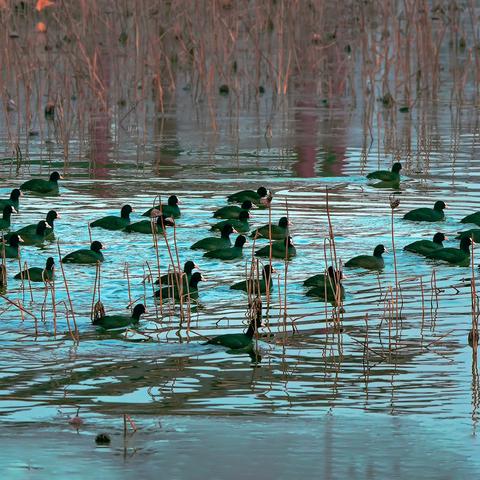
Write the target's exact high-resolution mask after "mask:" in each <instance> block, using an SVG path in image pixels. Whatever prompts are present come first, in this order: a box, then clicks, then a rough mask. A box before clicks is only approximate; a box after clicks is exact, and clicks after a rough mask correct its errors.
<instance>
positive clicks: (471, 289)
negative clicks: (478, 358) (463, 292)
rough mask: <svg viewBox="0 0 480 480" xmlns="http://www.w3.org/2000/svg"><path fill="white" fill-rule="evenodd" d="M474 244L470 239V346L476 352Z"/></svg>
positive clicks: (476, 313) (476, 314) (476, 311)
mask: <svg viewBox="0 0 480 480" xmlns="http://www.w3.org/2000/svg"><path fill="white" fill-rule="evenodd" d="M474 246H475V244H474V243H473V241H472V245H471V254H470V258H471V262H470V265H471V271H472V280H471V282H470V292H471V302H472V303H471V308H472V312H471V313H472V330H471V336H472V348H473V350H474V351H475V352H476V351H477V347H478V298H477V288H476V282H475V258H474Z"/></svg>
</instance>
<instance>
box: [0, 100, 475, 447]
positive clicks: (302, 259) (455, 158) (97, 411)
mask: <svg viewBox="0 0 480 480" xmlns="http://www.w3.org/2000/svg"><path fill="white" fill-rule="evenodd" d="M179 102H180V104H181V99H180V100H179ZM439 110H440V111H441V112H443V113H442V115H440V114H437V116H433V114H432V115H431V116H427V117H426V118H421V119H419V118H417V117H416V116H415V114H414V113H412V114H403V115H404V116H403V117H400V118H398V119H397V120H396V122H397V123H396V129H395V131H392V130H390V129H388V128H387V129H385V130H382V139H383V142H382V144H380V145H378V144H377V143H376V142H374V143H373V144H371V145H370V139H369V138H368V139H365V138H364V136H363V134H362V133H361V131H360V130H359V129H358V128H357V127H358V125H359V124H361V120H360V119H359V118H358V117H357V116H356V115H357V114H352V115H347V114H345V113H344V110H343V109H342V108H338V109H335V108H330V109H326V108H324V107H321V106H320V107H316V106H312V107H309V108H307V107H302V108H297V110H296V111H295V110H294V111H295V113H294V114H293V115H292V116H287V119H289V120H287V121H285V119H284V118H280V117H279V118H278V119H276V120H274V121H273V122H272V123H271V125H272V131H273V137H272V139H271V144H269V142H268V141H267V140H268V138H266V137H265V136H264V133H265V130H264V128H265V125H266V124H267V123H268V119H267V118H268V117H267V116H266V115H265V113H264V112H263V113H261V114H260V117H258V118H257V117H255V118H254V117H248V116H246V117H245V118H242V122H241V125H242V129H241V132H240V134H241V135H240V140H238V142H237V139H235V138H232V137H231V135H230V130H229V127H230V125H229V120H228V118H226V119H225V124H224V125H223V128H222V129H221V130H220V132H219V133H218V135H217V136H216V137H214V136H213V135H211V134H210V133H209V129H208V128H207V127H206V126H205V125H202V123H201V122H200V123H197V122H195V120H192V119H191V118H188V117H187V114H186V113H185V110H184V109H183V110H182V108H180V107H179V108H178V110H177V111H173V112H171V113H170V114H169V115H168V116H167V120H166V124H167V127H168V128H165V129H164V130H163V131H162V134H161V137H159V134H158V130H156V128H153V129H152V131H151V132H147V134H148V142H147V143H146V146H145V147H144V148H141V151H139V149H138V148H137V147H136V145H135V144H134V142H133V141H132V138H129V137H128V135H126V136H125V137H124V138H119V139H118V144H111V145H109V146H108V148H107V147H106V152H107V153H106V154H105V155H102V156H96V157H95V156H93V157H92V156H90V158H89V159H88V161H85V159H84V158H83V157H79V155H78V152H79V150H78V148H77V149H76V150H75V153H74V154H72V158H71V159H70V162H69V164H68V165H65V168H64V165H63V159H62V157H61V152H60V149H59V148H58V147H57V146H56V145H55V144H53V145H52V144H50V145H49V146H48V148H47V150H46V147H45V145H44V143H43V141H42V140H41V139H40V138H38V139H35V138H34V139H33V140H31V143H30V157H29V160H27V161H24V163H23V164H22V165H21V167H20V168H19V169H16V166H15V164H14V163H13V162H12V161H10V160H8V159H4V160H2V162H1V164H0V176H1V177H3V178H4V181H2V184H1V189H0V193H1V196H2V197H4V196H6V195H7V194H8V193H9V191H10V190H11V189H12V188H13V187H16V186H18V185H19V183H21V182H22V181H23V180H24V179H26V178H29V177H30V176H31V175H43V176H45V175H47V174H48V172H50V171H51V170H52V169H54V168H58V169H61V170H64V174H65V177H66V179H65V180H64V181H62V182H61V195H60V197H52V198H48V199H43V198H38V197H34V196H26V197H24V198H23V199H22V200H23V201H22V203H21V213H20V214H19V215H18V216H15V217H14V221H13V226H14V227H15V228H16V227H20V226H22V225H25V224H28V223H36V222H37V221H38V220H39V219H41V218H42V217H43V216H44V215H45V213H46V211H47V210H48V209H50V208H55V209H56V210H58V211H59V212H60V213H61V215H62V218H61V219H60V220H58V221H57V222H56V224H55V232H56V236H57V238H58V239H59V241H60V248H61V250H62V253H65V252H67V251H71V250H74V249H76V248H80V247H82V246H85V245H87V244H88V243H89V231H88V227H87V224H88V222H89V221H93V220H94V219H96V218H99V217H101V216H104V215H107V214H115V213H116V212H118V210H119V208H120V207H121V205H123V204H124V203H126V202H128V203H131V204H132V205H133V206H134V208H135V210H136V212H135V213H134V214H133V216H132V220H133V221H134V220H137V219H140V214H141V213H142V212H143V211H144V210H145V209H147V208H149V207H150V206H151V205H152V201H153V198H154V197H155V196H156V195H161V196H162V198H163V199H165V200H166V198H167V197H168V195H170V194H173V193H175V194H177V195H178V196H179V197H180V199H181V201H182V205H181V210H182V216H181V219H179V220H178V222H177V227H176V241H177V246H178V251H179V255H180V261H181V263H182V264H183V262H184V261H185V260H187V259H192V260H194V261H195V262H196V263H198V264H199V265H200V267H201V269H202V271H203V272H204V274H205V276H206V277H207V281H206V282H205V283H202V284H200V300H199V305H198V308H195V309H194V311H193V313H192V323H191V326H190V327H191V328H190V331H188V330H187V329H186V328H182V329H179V321H178V317H177V316H175V315H170V314H169V313H168V309H167V310H166V311H165V312H164V313H165V315H164V316H163V317H162V316H161V315H159V316H158V318H156V315H155V312H156V310H155V307H154V303H153V301H152V296H151V287H150V285H149V284H144V283H143V282H142V280H143V278H144V276H145V274H146V270H145V265H146V262H147V261H148V262H149V263H150V265H151V266H152V268H154V269H155V268H156V267H155V265H156V259H155V251H154V247H153V244H152V238H151V237H150V236H148V235H139V234H127V233H122V232H108V231H104V230H100V229H93V231H92V238H93V239H98V240H101V241H102V242H104V243H105V244H106V245H107V249H106V250H105V259H106V261H105V262H104V264H103V265H102V269H101V285H102V289H101V299H102V301H103V303H104V304H105V306H106V308H107V310H108V312H124V311H125V307H126V305H127V304H128V302H129V293H128V281H127V278H126V274H125V262H128V273H129V278H130V288H131V298H132V299H137V298H143V297H144V296H145V298H146V302H147V306H148V308H149V314H148V315H146V317H145V320H144V321H142V323H141V326H140V329H139V330H140V332H137V333H135V332H129V333H128V334H127V335H126V336H105V335H103V336H102V335H99V334H98V332H96V330H95V328H94V327H93V326H92V325H91V324H90V308H91V303H92V292H93V284H94V279H95V267H85V266H76V265H65V272H66V277H67V279H68V285H69V289H70V295H71V298H72V302H73V306H74V311H75V314H76V321H77V325H78V329H79V332H80V341H79V342H78V343H74V342H72V340H71V339H70V336H69V335H68V329H67V324H66V316H65V307H64V306H61V305H60V306H58V307H57V309H58V312H57V335H56V336H54V326H53V314H52V308H51V301H50V300H48V301H47V309H46V314H45V319H44V321H42V320H41V315H40V310H41V304H42V302H43V298H44V289H43V287H38V286H35V287H34V288H33V293H32V295H33V302H32V299H31V297H30V293H29V291H28V289H27V290H26V291H24V292H22V290H21V288H20V286H19V284H18V283H16V281H14V280H13V279H10V278H11V276H13V274H14V273H16V272H17V271H18V265H16V262H15V261H12V260H9V261H8V269H9V277H10V278H9V286H8V291H7V296H8V298H10V299H16V298H20V299H22V301H23V302H24V305H25V308H26V309H27V310H29V311H31V312H33V313H34V314H35V315H36V316H37V317H38V320H39V321H38V325H37V327H36V328H37V334H36V333H35V322H34V321H33V319H32V318H31V317H29V316H28V315H26V316H25V318H23V319H22V316H21V314H20V312H19V311H18V309H16V308H15V307H13V306H11V305H7V304H6V302H4V301H3V300H2V304H1V312H0V313H1V314H0V319H1V322H2V329H1V331H0V338H1V342H2V348H1V349H0V375H1V379H2V386H3V388H2V391H1V393H0V414H1V416H2V419H3V421H4V422H15V423H17V422H25V421H27V422H46V423H49V422H52V421H53V422H55V423H56V422H61V421H63V420H62V418H63V419H64V418H68V416H72V415H74V414H75V412H76V408H77V406H80V407H81V410H80V411H81V415H82V417H83V418H84V419H86V420H87V421H90V422H101V420H99V419H101V418H104V417H103V416H106V417H105V418H107V419H110V418H120V415H122V414H123V413H129V414H130V415H132V417H134V418H135V417H136V416H141V415H148V416H149V418H151V417H155V416H157V415H167V414H168V415H171V414H189V415H192V414H202V415H219V416H223V415H226V414H288V415H290V416H292V415H293V416H299V417H300V416H301V417H304V416H308V417H322V416H324V415H325V414H327V413H330V414H331V413H334V414H342V415H358V413H359V412H360V411H362V412H369V413H370V412H371V413H373V412H375V413H382V414H388V415H403V416H407V417H408V418H409V420H412V421H413V422H419V421H422V420H421V419H422V418H424V416H425V418H427V417H426V416H428V419H429V421H432V420H436V421H438V422H445V428H446V429H447V430H448V432H449V434H453V432H454V431H455V429H457V428H458V429H459V430H461V431H462V432H463V433H465V432H471V431H473V432H474V431H475V429H476V423H477V412H476V410H477V406H478V398H479V396H478V376H477V372H476V370H475V369H474V368H473V367H472V365H473V363H472V350H471V349H470V348H469V346H468V344H467V334H468V331H469V329H470V325H471V313H470V312H471V294H470V281H469V279H470V277H471V270H470V269H469V268H461V267H450V266H446V265H443V264H436V263H433V262H431V261H427V260H425V259H423V258H421V257H418V256H416V255H413V254H410V253H408V252H404V251H403V250H402V247H403V246H404V245H406V244H407V243H410V242H412V241H414V240H417V239H422V238H429V239H430V238H431V237H432V235H433V233H435V232H436V231H437V230H440V231H443V232H445V233H446V234H447V236H448V237H449V238H450V240H449V241H448V242H447V245H448V246H454V245H456V243H457V241H456V240H454V239H453V238H454V236H455V232H457V231H458V230H461V229H463V225H461V224H460V223H459V220H460V218H462V217H463V216H464V215H466V214H467V213H471V212H472V211H475V210H476V209H477V208H478V207H477V206H478V204H479V193H478V191H477V188H476V186H477V185H478V176H479V172H480V167H479V165H478V162H477V161H476V159H477V158H478V153H479V152H478V150H479V147H478V126H477V124H476V123H475V121H476V116H475V107H474V106H473V105H472V106H466V107H464V108H463V110H462V109H459V110H458V115H459V117H458V118H451V117H450V116H449V114H448V110H447V108H445V106H443V105H439ZM383 115H384V117H380V118H382V122H381V123H379V124H378V125H377V126H376V128H378V129H383V128H384V126H385V125H386V124H388V122H389V117H388V113H385V112H384V113H383ZM399 115H400V114H399ZM460 120H461V121H460ZM309 132H310V133H309ZM395 132H397V133H395ZM379 147H380V149H379ZM47 157H48V158H49V160H50V161H49V162H48V163H46V162H44V161H43V160H44V159H45V158H47ZM92 158H93V159H92ZM40 160H42V162H40ZM394 160H400V161H402V164H403V166H404V170H403V175H404V177H403V180H402V184H401V189H400V191H398V192H396V197H397V198H398V199H400V206H399V207H398V209H397V210H395V212H394V228H395V246H396V259H397V265H398V276H399V283H400V285H401V295H400V296H401V302H400V305H399V320H398V322H395V320H393V322H391V323H389V321H391V320H392V318H393V319H394V317H395V315H394V313H392V312H394V310H395V307H392V303H391V301H392V299H393V298H394V297H395V293H394V292H392V290H389V289H390V288H391V287H393V288H394V285H395V280H394V269H393V255H392V248H391V247H392V239H391V217H390V215H391V209H390V204H389V196H390V195H391V194H392V190H388V189H376V188H372V187H371V186H369V185H368V184H367V182H366V179H365V177H364V175H365V173H366V172H368V171H370V170H373V169H376V168H377V167H382V168H383V167H385V168H388V167H389V166H390V165H391V163H392V161H394ZM262 184H263V185H266V186H267V187H269V188H271V189H272V190H273V191H274V192H275V196H274V200H273V203H272V209H271V217H272V220H273V221H274V222H276V221H278V219H279V218H280V217H281V216H283V215H285V214H286V212H287V209H288V214H289V216H290V218H291V220H292V222H293V227H292V236H293V238H294V241H295V244H296V246H297V251H298V255H297V256H296V257H295V258H294V259H293V260H292V261H291V262H289V263H288V272H287V281H286V285H287V287H286V288H287V293H286V298H287V301H288V312H287V314H286V316H285V315H284V314H285V311H284V298H285V290H284V289H285V268H286V266H285V264H284V262H282V261H274V266H275V268H276V269H277V271H278V272H279V273H278V275H279V283H278V284H277V283H275V285H276V289H275V291H274V294H273V295H272V302H271V308H270V309H269V311H268V314H267V315H266V316H265V317H264V319H265V322H266V325H267V326H266V327H265V328H264V329H262V336H261V338H260V340H259V342H258V350H259V353H260V356H261V360H260V361H259V362H254V361H252V359H251V358H250V357H249V356H248V355H246V354H242V355H230V354H228V353H226V352H225V351H224V350H223V349H220V348H216V347H212V346H206V345H203V344H202V341H203V336H206V337H208V336H211V335H214V334H219V333H226V332H237V331H241V330H242V328H244V325H245V312H246V308H247V297H246V295H244V294H243V293H242V292H238V291H234V290H230V289H229V286H230V285H231V284H232V283H234V282H236V281H239V280H241V279H243V278H244V276H245V268H246V264H247V263H248V262H249V259H250V256H251V247H252V242H251V243H250V246H249V247H248V248H246V250H245V255H244V258H243V259H242V260H240V261H234V262H226V263H225V262H221V261H216V260H209V259H206V258H203V257H202V253H203V252H201V251H191V250H189V246H190V245H191V244H192V243H193V242H195V241H196V240H198V239H200V238H202V237H205V236H208V235H210V232H209V230H208V229H209V225H210V224H212V223H213V221H214V220H213V219H212V212H213V211H214V210H215V209H216V208H218V207H220V206H222V205H223V204H225V197H226V195H228V194H229V193H231V192H233V191H237V190H241V189H243V188H256V187H257V186H259V185H262ZM327 189H328V192H329V194H328V196H329V198H328V200H329V210H330V215H331V221H332V225H333V231H334V233H335V242H336V252H337V256H338V257H339V258H340V259H341V260H342V261H346V260H348V258H350V257H351V256H353V255H356V254H358V253H363V252H365V253H371V252H372V251H373V248H374V247H375V245H377V244H379V243H384V244H385V245H386V246H387V247H388V248H389V250H390V253H387V254H385V262H386V266H385V270H384V271H383V272H381V273H380V274H379V275H377V274H376V273H370V272H363V271H360V270H349V271H348V272H347V271H345V274H346V276H347V277H346V278H345V280H344V285H345V289H346V292H347V294H346V298H345V302H344V312H343V313H341V318H342V323H343V331H342V332H338V331H337V330H335V329H334V328H333V323H332V322H331V320H332V318H333V316H334V315H336V314H335V312H334V308H333V307H332V306H331V305H330V304H325V303H323V302H320V301H315V300H313V299H312V298H309V297H307V296H305V289H304V288H303V287H302V282H303V280H304V279H305V278H306V277H308V276H310V275H312V274H315V273H320V272H322V271H323V270H324V268H325V250H324V245H325V239H326V237H328V219H327V214H326V201H327V198H326V190H327ZM440 199H441V200H445V201H446V202H447V203H448V204H449V209H448V210H447V218H446V221H445V222H442V223H441V224H415V223H411V222H406V221H403V220H402V219H401V217H402V215H403V214H404V213H405V212H407V211H408V210H410V209H411V208H414V207H417V206H420V205H425V206H431V205H432V204H433V202H434V201H435V200H440ZM267 221H268V211H267V210H256V211H255V212H254V218H253V221H252V222H251V223H252V225H255V226H256V225H262V224H265V223H266V222H267ZM169 240H170V242H173V236H172V232H170V233H169ZM258 243H259V244H260V243H264V241H258ZM327 251H328V250H327ZM50 255H52V256H54V257H56V258H57V257H58V252H57V245H56V244H55V243H52V244H49V245H47V246H46V247H45V248H44V249H37V248H34V247H26V248H24V249H23V250H22V260H24V261H25V260H26V261H28V263H29V264H30V265H43V263H44V261H45V258H46V257H47V256H50ZM328 255H329V254H328ZM160 261H161V265H162V267H163V268H165V266H166V265H168V263H169V256H168V252H167V249H166V248H165V246H164V245H163V244H161V245H160ZM57 263H58V262H57ZM433 272H435V276H436V279H435V282H436V288H435V285H434V283H432V273H433ZM59 273H60V272H59V270H58V269H57V281H56V288H57V292H56V295H57V301H59V300H65V299H66V295H65V288H64V286H63V281H62V278H61V275H59ZM275 282H277V280H275ZM279 286H280V291H279V288H278V287H279ZM422 291H423V295H422ZM422 298H423V300H422ZM367 314H368V316H367ZM367 320H368V321H367ZM367 325H368V326H367ZM389 325H390V326H389ZM294 328H295V329H296V332H295V333H294ZM367 330H368V331H367ZM389 331H390V336H389ZM367 333H368V335H367ZM367 338H368V345H367V346H366V344H365V342H366V339H367ZM106 423H107V424H108V420H107V422H106ZM267 428H268V427H267ZM360 428H361V427H360ZM462 442H463V441H462ZM462 442H460V443H462ZM462 444H463V445H465V442H463V443H462Z"/></svg>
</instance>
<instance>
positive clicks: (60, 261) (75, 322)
mask: <svg viewBox="0 0 480 480" xmlns="http://www.w3.org/2000/svg"><path fill="white" fill-rule="evenodd" d="M57 250H58V262H59V263H60V269H61V271H62V277H63V284H64V285H65V292H66V294H67V298H68V303H69V305H70V311H71V313H72V321H73V325H74V335H73V337H72V338H73V339H74V340H75V341H76V342H77V343H78V342H79V340H80V336H79V332H78V327H77V321H76V319H75V311H74V309H73V302H72V298H71V296H70V289H69V288H68V282H67V277H66V275H65V270H64V268H63V263H62V254H61V251H60V242H59V241H58V240H57ZM67 320H68V311H67ZM69 327H70V323H69Z"/></svg>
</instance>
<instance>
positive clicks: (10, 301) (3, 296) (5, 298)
mask: <svg viewBox="0 0 480 480" xmlns="http://www.w3.org/2000/svg"><path fill="white" fill-rule="evenodd" d="M0 298H3V299H4V300H5V301H6V302H8V303H9V304H10V305H13V306H14V307H17V308H18V309H19V310H20V312H21V313H22V321H23V314H24V313H26V314H27V315H28V316H30V317H32V318H33V320H34V321H35V323H36V322H37V321H38V319H37V317H36V316H35V315H34V314H33V313H32V312H30V311H29V310H27V309H26V308H25V307H23V306H22V305H21V303H20V300H17V303H15V302H14V301H13V300H10V299H9V298H8V297H6V296H5V295H1V294H0Z"/></svg>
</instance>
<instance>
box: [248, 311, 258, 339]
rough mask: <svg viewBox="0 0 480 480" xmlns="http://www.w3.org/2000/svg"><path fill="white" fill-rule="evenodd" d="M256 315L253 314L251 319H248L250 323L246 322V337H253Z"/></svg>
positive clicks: (256, 320)
mask: <svg viewBox="0 0 480 480" xmlns="http://www.w3.org/2000/svg"><path fill="white" fill-rule="evenodd" d="M257 317H258V316H255V317H253V318H252V319H251V320H250V323H249V324H248V329H247V332H246V333H245V335H246V336H247V337H248V338H253V335H254V333H255V330H256V329H257V328H256V325H257V322H258V318H257Z"/></svg>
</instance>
